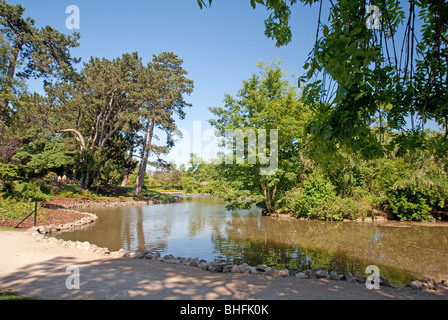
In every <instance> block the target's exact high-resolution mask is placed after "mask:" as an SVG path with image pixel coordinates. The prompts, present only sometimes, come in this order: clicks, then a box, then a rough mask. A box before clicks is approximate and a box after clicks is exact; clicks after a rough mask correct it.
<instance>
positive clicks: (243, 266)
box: [239, 263, 250, 273]
mask: <svg viewBox="0 0 448 320" xmlns="http://www.w3.org/2000/svg"><path fill="white" fill-rule="evenodd" d="M239 268H240V272H241V273H248V272H249V268H250V266H249V265H248V264H247V263H242V264H240V265H239Z"/></svg>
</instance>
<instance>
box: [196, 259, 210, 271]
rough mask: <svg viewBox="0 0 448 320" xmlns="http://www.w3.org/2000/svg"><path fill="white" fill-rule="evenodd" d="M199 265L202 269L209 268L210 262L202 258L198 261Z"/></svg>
mask: <svg viewBox="0 0 448 320" xmlns="http://www.w3.org/2000/svg"><path fill="white" fill-rule="evenodd" d="M198 267H199V268H201V269H202V270H208V262H207V261H205V260H202V259H201V260H199V262H198Z"/></svg>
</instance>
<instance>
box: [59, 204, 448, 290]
mask: <svg viewBox="0 0 448 320" xmlns="http://www.w3.org/2000/svg"><path fill="white" fill-rule="evenodd" d="M88 211H90V212H93V213H95V214H97V215H98V216H99V220H98V222H97V223H96V224H95V226H94V227H92V228H89V229H86V230H82V231H76V232H71V233H64V234H61V235H60V236H59V237H60V238H63V239H65V240H74V241H76V240H79V241H89V242H91V243H95V244H97V245H99V246H102V247H108V248H109V249H110V250H118V249H120V248H124V249H126V250H130V251H133V250H140V249H144V248H147V249H151V250H153V251H157V252H160V253H161V254H167V253H170V254H173V255H175V256H184V257H199V258H202V259H206V260H208V261H212V260H216V261H222V262H225V263H238V264H239V263H242V262H247V263H248V264H250V265H257V264H267V265H269V266H277V267H280V268H284V267H287V268H299V269H308V268H311V267H315V268H325V269H328V270H337V271H341V272H343V271H346V270H350V271H352V272H354V273H357V274H364V270H365V268H366V267H367V266H368V265H371V264H374V265H377V266H378V267H380V271H381V274H382V275H384V276H386V277H387V278H388V279H390V280H391V281H392V282H394V283H396V284H405V283H407V282H409V281H410V280H413V279H415V278H419V277H424V276H432V277H435V278H441V277H444V276H445V277H446V275H447V274H448V272H447V261H448V228H446V227H445V228H444V227H423V226H409V227H406V228H402V227H390V226H387V227H386V226H381V225H374V224H369V223H364V224H362V223H351V222H338V223H337V222H323V221H297V220H293V221H291V220H282V219H273V218H269V217H263V216H261V215H260V210H259V209H258V208H252V209H251V210H241V211H233V212H229V211H226V210H225V209H224V202H223V201H222V200H221V199H217V198H213V197H201V196H197V197H185V198H184V201H183V202H182V203H176V204H167V205H154V206H143V207H106V208H95V209H89V210H88ZM400 226H402V224H401V225H400Z"/></svg>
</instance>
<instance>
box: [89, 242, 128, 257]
mask: <svg viewBox="0 0 448 320" xmlns="http://www.w3.org/2000/svg"><path fill="white" fill-rule="evenodd" d="M97 248H98V246H97V245H96V244H90V247H89V251H90V252H95V249H97ZM120 250H122V249H120ZM123 256H125V255H123ZM123 256H122V257H123Z"/></svg>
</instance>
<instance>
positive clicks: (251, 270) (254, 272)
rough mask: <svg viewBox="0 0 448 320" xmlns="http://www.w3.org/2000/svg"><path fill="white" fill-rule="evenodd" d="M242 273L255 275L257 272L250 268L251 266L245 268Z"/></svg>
mask: <svg viewBox="0 0 448 320" xmlns="http://www.w3.org/2000/svg"><path fill="white" fill-rule="evenodd" d="M244 273H251V274H257V273H258V271H257V269H256V268H255V267H251V266H249V267H248V268H247V270H246V271H245V272H244Z"/></svg>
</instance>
